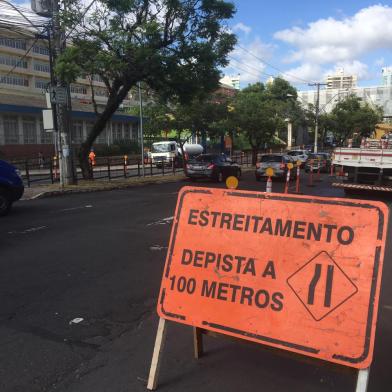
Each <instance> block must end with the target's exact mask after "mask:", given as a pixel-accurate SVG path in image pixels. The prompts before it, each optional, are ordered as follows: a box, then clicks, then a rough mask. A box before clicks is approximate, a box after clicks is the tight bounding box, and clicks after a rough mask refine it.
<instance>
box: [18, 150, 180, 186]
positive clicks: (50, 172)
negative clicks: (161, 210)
mask: <svg viewBox="0 0 392 392" xmlns="http://www.w3.org/2000/svg"><path fill="white" fill-rule="evenodd" d="M11 163H12V164H13V165H14V166H15V167H16V168H17V169H19V171H20V172H21V174H22V177H23V180H24V182H25V185H26V186H28V187H30V186H32V185H34V184H36V183H40V184H50V183H51V184H54V183H56V182H59V181H60V176H59V174H60V173H59V166H58V160H57V159H56V158H50V159H45V160H43V159H25V160H15V161H12V162H11ZM162 163H164V162H162ZM74 167H75V168H76V170H75V171H76V176H77V178H78V179H82V178H83V176H82V170H81V169H80V166H79V162H78V161H76V160H75V161H74ZM92 169H93V171H92V172H93V179H95V180H99V179H108V180H114V179H119V178H132V177H143V164H142V162H141V160H140V159H128V158H125V157H99V158H96V159H95V165H94V166H92ZM182 171H183V168H182V167H176V166H174V165H173V164H171V165H167V164H166V163H165V164H162V165H159V168H158V167H156V166H155V165H153V164H152V163H151V162H147V161H146V162H145V164H144V176H145V177H147V176H151V177H152V176H165V175H175V174H178V173H181V172H182Z"/></svg>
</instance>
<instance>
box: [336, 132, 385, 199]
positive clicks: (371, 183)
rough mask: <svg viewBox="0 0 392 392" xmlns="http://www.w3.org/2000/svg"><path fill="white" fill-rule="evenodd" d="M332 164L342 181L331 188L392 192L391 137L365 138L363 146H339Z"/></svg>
mask: <svg viewBox="0 0 392 392" xmlns="http://www.w3.org/2000/svg"><path fill="white" fill-rule="evenodd" d="M332 164H333V167H334V171H335V173H336V174H337V178H338V179H340V181H339V182H334V183H333V184H332V186H334V187H338V188H343V189H344V190H345V191H347V192H350V191H353V190H371V191H383V192H392V137H388V136H386V137H384V138H381V140H378V139H366V140H363V142H362V143H361V147H358V148H353V147H337V148H335V149H334V152H333V155H332Z"/></svg>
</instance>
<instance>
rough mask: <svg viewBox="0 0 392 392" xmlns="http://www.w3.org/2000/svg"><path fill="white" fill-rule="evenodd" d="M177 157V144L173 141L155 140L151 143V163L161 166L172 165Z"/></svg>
mask: <svg viewBox="0 0 392 392" xmlns="http://www.w3.org/2000/svg"><path fill="white" fill-rule="evenodd" d="M177 157H178V145H177V142H175V141H164V142H156V143H153V144H152V148H151V160H152V163H153V164H154V165H155V166H157V167H161V166H162V165H168V166H169V165H172V163H173V161H175V160H176V158H177Z"/></svg>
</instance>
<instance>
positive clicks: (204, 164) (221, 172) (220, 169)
mask: <svg viewBox="0 0 392 392" xmlns="http://www.w3.org/2000/svg"><path fill="white" fill-rule="evenodd" d="M186 175H187V176H188V177H189V178H190V179H192V180H195V179H198V178H210V179H212V180H214V181H217V182H222V181H224V180H225V179H226V178H227V177H229V176H235V177H237V178H238V179H239V178H240V177H241V166H240V165H239V164H238V163H236V162H234V161H232V160H231V159H230V158H228V157H226V156H225V155H223V154H222V155H219V154H201V155H199V156H197V157H196V158H194V159H192V160H190V161H189V162H188V163H187V165H186Z"/></svg>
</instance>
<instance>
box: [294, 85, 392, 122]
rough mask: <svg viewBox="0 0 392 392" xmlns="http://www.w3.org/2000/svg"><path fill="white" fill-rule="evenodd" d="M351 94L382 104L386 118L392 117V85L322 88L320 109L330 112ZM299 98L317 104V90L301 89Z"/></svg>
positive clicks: (306, 102) (374, 104)
mask: <svg viewBox="0 0 392 392" xmlns="http://www.w3.org/2000/svg"><path fill="white" fill-rule="evenodd" d="M350 94H355V95H356V96H358V97H359V98H361V99H362V100H363V101H364V102H367V103H368V104H369V105H370V106H372V107H376V106H381V107H382V108H383V111H384V116H385V118H392V85H390V86H378V87H356V88H352V89H344V90H343V89H322V90H320V111H321V113H322V112H326V113H329V112H330V111H331V110H332V109H333V108H334V107H335V105H336V104H337V103H338V102H339V101H340V100H342V99H344V98H345V97H347V96H348V95H350ZM298 99H299V101H300V102H301V103H302V105H304V106H305V107H307V106H308V105H309V104H312V105H316V101H317V92H316V91H299V92H298Z"/></svg>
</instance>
